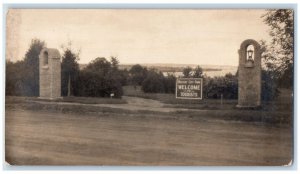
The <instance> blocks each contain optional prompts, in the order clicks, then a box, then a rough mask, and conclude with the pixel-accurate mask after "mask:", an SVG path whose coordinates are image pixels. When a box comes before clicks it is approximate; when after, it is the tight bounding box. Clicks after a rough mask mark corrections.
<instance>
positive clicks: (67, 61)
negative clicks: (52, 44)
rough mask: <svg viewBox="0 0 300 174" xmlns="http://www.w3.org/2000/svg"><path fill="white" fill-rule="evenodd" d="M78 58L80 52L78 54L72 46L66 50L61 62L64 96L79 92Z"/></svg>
mask: <svg viewBox="0 0 300 174" xmlns="http://www.w3.org/2000/svg"><path fill="white" fill-rule="evenodd" d="M78 60H79V52H78V53H77V54H76V53H74V52H73V51H72V50H71V49H70V48H66V49H65V50H64V53H63V56H62V63H61V91H62V95H63V96H70V95H74V94H75V95H76V94H77V91H76V90H77V89H78V88H76V86H77V83H78V82H77V80H78V75H79V64H78V62H77V61H78Z"/></svg>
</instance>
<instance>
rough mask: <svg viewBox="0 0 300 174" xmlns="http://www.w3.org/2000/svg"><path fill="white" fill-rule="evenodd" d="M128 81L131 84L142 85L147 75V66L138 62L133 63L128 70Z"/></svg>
mask: <svg viewBox="0 0 300 174" xmlns="http://www.w3.org/2000/svg"><path fill="white" fill-rule="evenodd" d="M129 73H130V81H131V84H132V85H134V86H136V85H142V83H143V81H144V80H145V78H146V77H147V68H144V67H142V66H141V65H139V64H136V65H133V66H132V67H131V68H130V70H129Z"/></svg>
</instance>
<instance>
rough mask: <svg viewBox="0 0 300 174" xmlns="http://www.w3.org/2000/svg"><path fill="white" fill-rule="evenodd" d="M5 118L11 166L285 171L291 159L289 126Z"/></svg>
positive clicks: (107, 117)
mask: <svg viewBox="0 0 300 174" xmlns="http://www.w3.org/2000/svg"><path fill="white" fill-rule="evenodd" d="M129 100H130V99H129ZM131 102H136V105H137V107H138V105H139V104H140V105H141V106H140V107H143V103H140V101H135V100H134V99H133V100H131ZM147 105H148V103H147ZM153 105H157V108H161V107H160V103H153ZM153 105H152V106H151V107H153ZM5 117H6V120H5V121H6V122H5V124H6V125H5V128H6V130H5V153H6V160H7V161H8V162H9V163H10V164H18V165H214V166H216V165H217V166H218V165H285V164H288V162H290V160H291V158H292V155H291V154H292V133H291V131H292V130H291V128H289V127H288V126H276V127H274V126H270V125H266V124H254V123H242V122H229V121H217V122H216V121H214V122H210V121H204V120H203V121H201V120H200V121H191V120H189V119H186V120H177V119H159V118H158V117H155V118H152V117H147V114H143V117H130V116H126V115H124V114H122V113H120V114H118V113H113V114H111V113H107V114H102V115H97V116H96V115H76V114H62V113H46V112H41V111H28V110H7V111H6V115H5Z"/></svg>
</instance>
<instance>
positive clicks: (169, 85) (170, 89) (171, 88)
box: [164, 74, 176, 94]
mask: <svg viewBox="0 0 300 174" xmlns="http://www.w3.org/2000/svg"><path fill="white" fill-rule="evenodd" d="M164 86H165V93H172V94H175V89H176V77H175V76H174V75H173V74H167V76H166V77H164Z"/></svg>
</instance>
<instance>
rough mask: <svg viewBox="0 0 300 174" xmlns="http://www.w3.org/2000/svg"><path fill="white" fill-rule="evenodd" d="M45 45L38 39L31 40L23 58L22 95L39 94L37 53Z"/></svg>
mask: <svg viewBox="0 0 300 174" xmlns="http://www.w3.org/2000/svg"><path fill="white" fill-rule="evenodd" d="M45 45H46V44H45V42H44V41H41V40H39V39H32V40H31V44H30V46H29V49H28V50H27V52H26V54H25V58H24V67H25V68H24V69H25V71H24V72H23V77H24V79H23V84H22V85H23V89H24V91H23V92H22V93H23V95H26V96H39V54H40V52H41V50H42V49H43V47H45Z"/></svg>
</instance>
